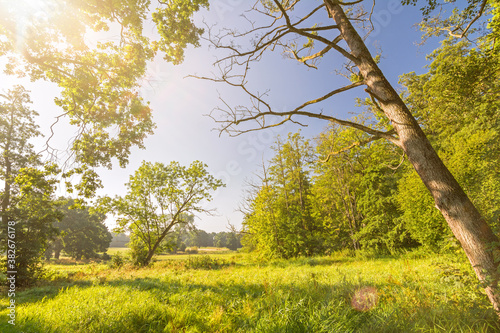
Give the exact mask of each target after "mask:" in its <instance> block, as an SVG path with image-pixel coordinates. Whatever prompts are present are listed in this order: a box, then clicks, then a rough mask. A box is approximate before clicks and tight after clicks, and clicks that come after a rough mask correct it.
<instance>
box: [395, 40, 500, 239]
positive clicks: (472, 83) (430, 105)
mask: <svg viewBox="0 0 500 333" xmlns="http://www.w3.org/2000/svg"><path fill="white" fill-rule="evenodd" d="M491 47H492V45H491V44H490V43H489V42H488V41H487V40H486V43H484V42H481V43H480V44H479V45H474V44H471V43H470V42H467V41H461V42H458V43H456V42H455V41H454V40H453V39H449V40H446V41H445V42H444V43H443V45H442V46H441V47H440V48H438V49H437V50H435V51H434V52H433V53H432V54H431V55H430V59H431V60H432V62H431V63H430V65H429V66H428V69H429V71H428V73H425V74H422V75H416V74H415V73H409V74H407V75H404V76H403V77H402V78H401V82H402V83H403V84H404V86H405V87H406V88H407V97H406V98H405V100H406V102H407V104H408V105H409V106H410V109H411V110H412V112H413V113H414V114H415V116H416V117H417V118H418V119H421V123H422V127H423V130H424V132H426V134H427V136H428V137H429V139H430V140H431V142H432V143H433V146H434V147H435V148H436V150H437V151H438V153H439V155H440V156H441V158H443V160H444V161H445V162H446V164H447V165H448V166H449V168H450V170H451V171H452V173H453V174H454V175H455V177H456V178H457V180H458V181H459V183H460V184H461V185H462V187H463V188H464V189H465V190H466V192H467V193H469V194H470V196H471V198H472V200H473V202H474V204H475V205H476V206H477V207H478V208H479V209H480V211H481V212H482V214H483V216H484V218H485V219H486V220H487V222H488V224H489V225H490V226H492V227H493V228H494V229H496V230H497V231H498V227H499V225H498V223H499V216H500V210H499V207H500V202H499V200H500V182H499V181H498V179H500V174H499V170H498V168H497V167H496V166H497V165H498V163H500V160H499V158H500V148H499V147H500V122H499V118H500V114H499V110H500V108H499V101H498V98H497V95H498V91H499V89H500V87H499V82H498V79H497V75H496V73H498V71H500V57H499V53H498V52H495V51H494V50H492V48H491ZM436 109H439V110H440V112H434V110H436ZM415 178H417V175H416V174H415V173H413V172H409V173H407V175H406V176H405V180H404V181H403V182H402V183H401V186H400V188H401V190H400V193H401V196H402V197H401V198H400V201H406V202H408V204H407V206H406V207H405V210H404V212H405V215H409V216H408V217H409V219H408V220H409V221H411V223H412V225H413V226H414V228H413V229H414V230H415V231H416V232H418V230H422V229H424V228H428V227H426V226H424V223H422V222H423V221H424V220H425V221H426V223H425V224H427V226H430V225H432V226H434V228H433V230H434V232H429V235H432V234H434V233H435V235H433V238H436V237H437V238H441V239H442V236H444V235H446V234H447V232H444V229H446V226H445V223H446V222H445V221H444V219H443V218H442V217H441V216H439V215H438V214H436V212H435V209H433V207H432V205H425V204H423V202H425V201H427V202H431V201H432V198H430V197H429V196H428V195H422V194H417V193H415V192H416V189H412V188H411V187H410V186H409V185H408V184H410V183H411V184H414V186H418V185H417V184H416V179H415ZM419 201H420V202H419ZM410 202H411V203H410ZM417 216H418V218H417ZM423 217H425V218H423ZM417 229H418V230H417ZM438 232H440V234H437V233H438ZM419 237H425V235H423V234H420V235H419Z"/></svg>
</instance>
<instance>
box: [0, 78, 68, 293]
mask: <svg viewBox="0 0 500 333" xmlns="http://www.w3.org/2000/svg"><path fill="white" fill-rule="evenodd" d="M1 97H3V98H4V99H5V100H6V101H5V102H2V103H1V104H0V142H1V143H0V149H1V160H0V168H1V174H0V179H1V180H2V181H3V183H4V188H3V190H2V192H1V193H0V194H1V198H2V206H1V217H2V230H1V234H2V238H1V245H2V249H3V250H5V251H6V252H7V249H9V253H8V254H9V256H8V259H14V261H15V268H14V267H12V266H13V265H11V264H10V261H7V267H6V268H7V271H17V274H16V284H17V285H18V286H22V285H29V284H31V283H32V282H34V281H35V280H36V279H37V278H38V277H39V276H40V275H41V273H42V267H41V263H42V260H41V259H42V257H43V254H44V252H45V249H46V246H47V241H48V239H49V237H51V236H52V235H53V233H54V229H53V228H52V223H54V222H55V221H57V220H58V219H60V218H61V214H60V213H59V212H58V210H57V201H56V200H55V198H54V191H55V188H56V186H55V184H56V180H55V179H54V176H55V175H56V174H58V173H59V170H58V168H57V167H56V166H55V165H52V164H45V165H44V164H43V163H42V162H41V161H40V156H38V155H37V154H36V153H35V152H34V149H33V145H32V144H31V143H30V139H32V138H33V137H36V136H38V135H40V133H39V132H38V129H37V126H36V125H35V122H34V117H35V116H36V115H37V114H36V112H34V111H33V110H31V109H30V108H29V107H28V106H27V105H26V104H28V103H30V99H29V95H28V92H27V91H26V90H25V89H24V88H23V87H21V86H16V87H14V89H13V90H9V91H8V92H7V93H6V94H5V95H1ZM11 231H14V232H11ZM9 234H10V235H13V236H14V239H12V236H10V235H9ZM9 239H10V240H11V241H12V240H13V241H14V242H15V248H14V249H12V248H11V247H10V244H9V243H8V240H9ZM8 246H9V247H8ZM11 255H13V256H14V258H12V257H11Z"/></svg>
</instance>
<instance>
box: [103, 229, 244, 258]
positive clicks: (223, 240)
mask: <svg viewBox="0 0 500 333" xmlns="http://www.w3.org/2000/svg"><path fill="white" fill-rule="evenodd" d="M129 242H130V237H129V236H127V235H126V234H123V233H121V234H115V235H114V236H113V239H112V240H111V243H110V246H111V247H127V244H128V243H129ZM169 243H170V244H171V246H170V248H168V249H167V251H168V252H169V253H176V252H177V251H185V250H186V248H188V247H214V246H215V247H221V248H222V247H226V248H228V249H230V250H233V251H234V250H237V249H239V248H241V247H242V245H241V235H240V234H239V233H238V232H235V231H220V232H206V231H205V230H200V229H197V228H196V227H194V229H190V228H187V227H186V226H179V227H177V228H175V230H174V232H173V233H172V234H171V235H170V240H169Z"/></svg>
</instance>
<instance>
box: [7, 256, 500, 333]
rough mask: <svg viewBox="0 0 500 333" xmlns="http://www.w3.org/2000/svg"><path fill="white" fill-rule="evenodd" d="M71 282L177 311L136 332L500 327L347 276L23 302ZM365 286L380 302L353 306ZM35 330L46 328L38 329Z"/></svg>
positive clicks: (490, 315) (148, 285)
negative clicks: (76, 292)
mask: <svg viewBox="0 0 500 333" xmlns="http://www.w3.org/2000/svg"><path fill="white" fill-rule="evenodd" d="M295 264H297V265H298V264H302V262H300V263H295ZM305 264H308V263H305ZM318 264H327V263H318ZM329 264H331V261H330V262H329ZM292 265H294V263H292ZM65 287H71V288H73V287H77V288H79V289H80V290H83V291H85V290H87V289H89V288H92V287H104V288H111V289H115V288H116V289H123V288H125V289H126V290H129V291H138V292H145V293H146V294H147V295H149V297H150V299H151V300H152V302H153V301H154V302H158V303H159V304H160V303H161V304H162V306H165V305H164V304H167V305H166V306H168V307H171V308H172V311H173V312H172V313H173V314H165V313H160V309H162V307H160V306H159V307H158V308H154V311H155V312H154V313H150V314H149V317H148V318H143V317H141V316H142V315H139V314H135V313H131V314H130V316H138V317H137V318H135V319H134V320H135V322H136V324H133V325H135V326H133V327H130V331H133V332H164V331H165V332H167V331H172V332H173V331H177V330H178V331H186V330H187V331H191V330H192V331H194V332H223V331H227V332H232V331H233V329H235V328H238V329H241V330H242V331H244V332H246V331H257V332H414V331H417V330H418V331H436V332H439V331H441V332H451V331H464V332H498V331H500V325H499V324H498V322H497V321H496V316H495V314H494V312H493V311H492V310H491V311H490V310H487V309H484V308H482V307H480V306H476V305H474V304H472V305H470V306H469V305H464V304H456V303H453V302H446V301H445V300H444V299H440V300H439V301H438V302H434V303H433V302H432V301H429V302H424V301H426V300H425V299H421V301H422V302H423V303H422V304H421V305H416V304H414V303H412V300H411V299H408V301H407V302H402V300H403V299H404V297H401V299H394V296H390V297H389V296H387V295H385V294H384V293H386V292H387V291H390V290H393V291H394V295H398V293H402V292H403V291H404V290H403V288H406V289H409V288H412V286H411V285H407V286H401V285H399V286H398V285H394V284H391V283H382V284H376V285H368V284H366V283H364V282H363V281H357V282H354V281H348V280H346V279H343V280H341V281H339V282H335V283H332V284H328V283H323V282H318V281H316V280H315V276H314V275H311V276H310V278H309V279H308V280H307V281H301V283H300V285H298V284H297V283H286V282H284V281H274V282H268V281H262V283H258V284H238V283H232V282H231V283H220V284H214V283H211V284H209V283H208V281H207V284H200V283H190V282H189V281H168V282H166V281H163V280H161V279H159V278H136V279H123V280H113V281H109V282H104V283H98V282H97V283H91V282H79V283H72V284H68V285H67V286H64V287H62V288H61V286H59V287H56V286H49V287H40V288H33V289H32V290H27V291H24V292H22V293H20V295H19V301H20V303H21V304H29V303H35V302H38V301H40V300H41V299H44V298H45V300H54V301H56V300H55V298H56V297H57V296H58V295H59V294H60V293H63V292H64V289H65ZM362 287H372V288H373V290H376V291H378V295H377V300H378V304H377V305H375V306H374V307H373V308H371V309H370V308H368V309H364V311H360V310H356V309H355V308H354V307H353V297H354V295H355V293H356V292H357V291H358V290H360V289H361V288H362ZM398 288H400V289H401V290H398ZM89 292H91V291H89ZM418 300H419V299H417V301H418ZM75 302H78V299H75ZM120 302H121V300H120V299H117V300H116V303H117V307H119V306H120ZM186 302H188V303H189V304H186ZM245 304H250V307H251V311H250V310H249V311H246V310H245V306H246V305H245ZM217 308H221V309H223V310H224V311H223V313H224V316H225V317H226V318H225V322H226V324H225V325H226V326H224V325H222V324H221V325H220V326H217V325H216V326H214V325H212V324H211V320H212V319H213V318H212V317H211V314H210V313H211V311H214V310H217ZM182 309H184V310H185V311H191V312H190V313H191V314H192V315H190V316H189V320H187V321H186V323H184V324H182V325H185V326H179V327H175V326H172V327H170V328H169V329H166V327H167V325H173V324H172V322H173V321H174V320H175V318H176V316H181V314H182V311H184V310H182ZM176 311H177V312H176ZM204 311H205V312H206V313H205V312H204ZM76 316H78V314H76ZM139 317H140V318H139ZM97 320H99V318H97ZM228 325H229V326H228ZM37 327H38V328H40V329H39V330H37ZM59 327H60V328H58V329H57V328H55V327H53V328H52V330H49V331H50V332H72V331H70V330H65V328H64V326H59ZM113 327H114V326H113V323H110V322H104V321H103V323H102V325H101V326H99V329H97V330H93V331H88V330H87V331H85V330H84V328H83V327H82V330H81V331H78V332H115V331H113V329H114V328H113ZM9 329H10V328H9V327H8V326H2V325H0V331H2V332H17V331H13V330H9ZM18 329H21V330H22V331H25V332H34V333H38V332H44V333H45V332H47V323H45V322H44V318H35V319H34V318H31V319H29V320H25V321H24V322H22V324H21V326H20V327H18Z"/></svg>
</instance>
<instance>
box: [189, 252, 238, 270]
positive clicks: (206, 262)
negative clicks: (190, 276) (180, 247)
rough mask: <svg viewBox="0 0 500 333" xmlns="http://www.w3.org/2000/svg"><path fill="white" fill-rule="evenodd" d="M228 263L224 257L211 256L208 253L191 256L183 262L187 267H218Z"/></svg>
mask: <svg viewBox="0 0 500 333" xmlns="http://www.w3.org/2000/svg"><path fill="white" fill-rule="evenodd" d="M229 265H230V263H229V262H228V261H226V260H224V259H217V258H211V257H210V256H208V255H204V256H196V257H191V258H189V259H188V260H187V261H186V262H185V267H186V268H188V269H220V268H223V267H226V266H229Z"/></svg>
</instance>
